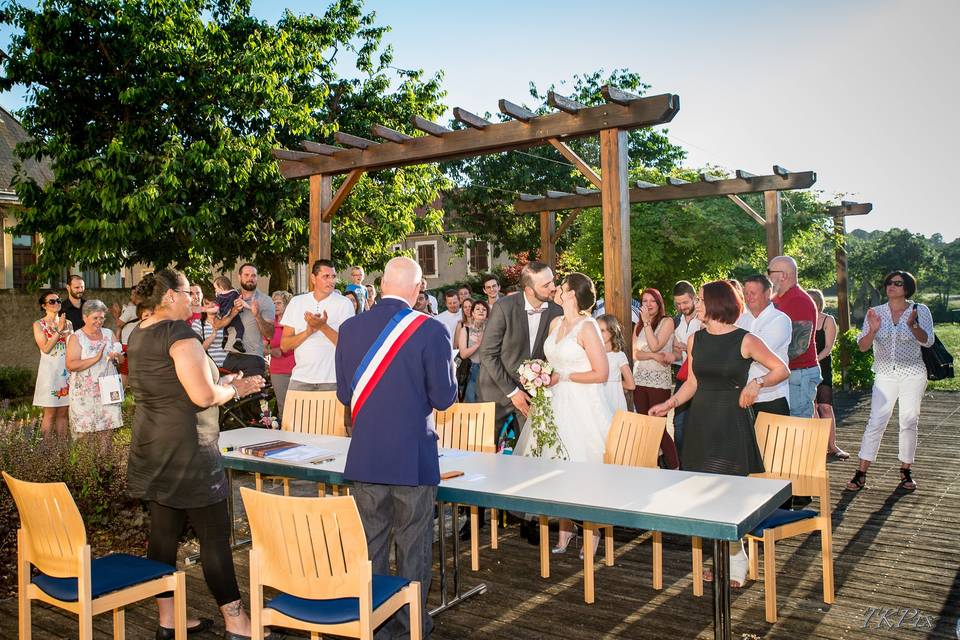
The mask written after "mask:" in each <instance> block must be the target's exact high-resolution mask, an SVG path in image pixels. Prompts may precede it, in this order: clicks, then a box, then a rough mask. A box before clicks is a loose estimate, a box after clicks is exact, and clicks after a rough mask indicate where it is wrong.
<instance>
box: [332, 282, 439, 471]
mask: <svg viewBox="0 0 960 640" xmlns="http://www.w3.org/2000/svg"><path fill="white" fill-rule="evenodd" d="M406 306H408V305H407V304H406V303H405V302H403V301H401V300H397V299H395V298H386V299H384V300H381V301H380V302H378V303H377V304H376V305H375V306H374V307H373V308H372V309H370V311H368V312H366V313H362V314H360V315H357V316H354V317H352V318H350V319H348V320H347V321H346V322H344V323H343V324H342V325H340V336H339V338H338V340H337V351H336V366H337V397H338V398H339V399H340V402H342V403H344V404H345V405H347V407H348V409H347V410H348V411H349V410H350V409H349V407H350V400H351V397H352V395H353V389H352V383H353V376H354V373H355V372H356V371H357V367H358V366H360V361H361V360H362V359H363V356H364V355H365V354H366V353H367V349H369V348H370V345H371V344H373V342H374V340H376V339H377V336H378V335H380V332H381V331H382V330H383V328H384V327H385V326H386V324H387V322H389V321H390V319H391V318H392V317H393V316H394V315H396V313H397V311H399V310H400V309H402V308H404V307H406ZM456 398H457V382H456V378H455V377H454V371H453V360H452V358H451V355H450V337H449V335H448V334H447V330H446V328H445V327H444V326H443V325H442V324H441V323H440V322H438V321H437V320H434V319H433V318H430V319H428V320H427V321H426V322H424V323H423V325H421V326H420V327H419V328H418V329H417V330H416V332H415V333H414V334H413V335H412V336H411V337H410V339H409V340H407V342H406V344H404V345H403V348H402V349H400V351H399V352H398V353H397V354H396V356H395V357H394V359H393V361H392V362H391V363H390V366H389V367H388V368H387V370H386V371H385V372H384V374H383V377H382V378H381V379H380V382H379V384H377V386H376V388H375V389H374V390H373V392H372V393H371V394H370V396H369V397H368V398H367V400H366V402H365V403H364V405H363V408H362V409H361V410H360V413H359V414H358V415H357V418H356V420H355V421H354V424H353V435H352V438H351V441H350V450H349V452H348V453H347V464H346V467H345V469H344V472H343V475H344V477H345V478H346V479H347V480H355V481H359V482H372V483H376V484H395V485H407V486H417V485H437V484H439V483H440V463H439V460H438V459H437V432H436V431H435V429H434V424H433V410H434V409H440V410H443V409H446V408H448V407H449V406H450V405H451V404H453V403H454V401H455V400H456Z"/></svg>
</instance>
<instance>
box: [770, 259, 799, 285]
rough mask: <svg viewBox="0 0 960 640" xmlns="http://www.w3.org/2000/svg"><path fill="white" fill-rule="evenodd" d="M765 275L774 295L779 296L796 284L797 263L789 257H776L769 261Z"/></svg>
mask: <svg viewBox="0 0 960 640" xmlns="http://www.w3.org/2000/svg"><path fill="white" fill-rule="evenodd" d="M767 274H768V275H769V276H770V282H771V284H772V285H773V291H774V293H775V294H777V295H780V294H782V293H784V292H785V291H787V290H788V289H790V287H793V286H796V284H797V261H796V260H794V259H793V258H791V257H790V256H777V257H776V258H773V259H771V260H770V264H769V265H768V270H767Z"/></svg>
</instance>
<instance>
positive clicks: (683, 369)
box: [677, 358, 690, 382]
mask: <svg viewBox="0 0 960 640" xmlns="http://www.w3.org/2000/svg"><path fill="white" fill-rule="evenodd" d="M689 370H690V358H687V359H686V360H684V361H683V364H682V365H680V370H679V371H677V380H679V381H680V382H686V381H687V375H689V374H688V372H689Z"/></svg>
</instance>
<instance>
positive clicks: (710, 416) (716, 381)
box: [649, 280, 790, 587]
mask: <svg viewBox="0 0 960 640" xmlns="http://www.w3.org/2000/svg"><path fill="white" fill-rule="evenodd" d="M742 312H743V302H742V301H741V298H740V297H739V296H737V293H736V291H735V290H734V288H733V286H732V285H731V284H730V283H729V282H726V281H724V280H719V281H716V282H710V283H707V284H705V285H704V286H703V288H702V289H701V290H700V300H699V301H698V302H697V317H698V318H699V319H700V322H701V323H702V325H703V330H702V331H698V332H697V333H695V334H693V335H692V336H690V338H688V340H687V353H688V354H690V355H689V359H690V365H689V373H688V376H687V381H686V382H684V383H683V386H682V387H680V389H679V390H678V391H677V392H676V393H675V394H674V395H673V396H672V397H671V398H670V399H668V400H667V401H666V402H662V403H660V404H658V405H656V406H654V407H651V409H650V411H649V413H650V415H653V416H665V415H667V412H669V411H670V409H673V408H676V407H677V406H679V405H682V404H683V403H685V402H687V401H689V402H690V409H689V413H688V414H687V421H686V426H685V430H684V438H683V451H681V452H680V460H681V462H682V468H683V470H684V471H702V472H706V473H722V474H726V475H735V476H746V475H749V474H751V473H762V472H763V470H764V469H763V459H762V457H761V455H760V448H759V447H758V446H757V439H756V435H755V431H754V425H753V423H754V415H753V409H752V406H753V403H754V402H756V400H757V393H759V391H760V389H762V388H763V387H770V386H774V385H777V384H779V383H781V382H783V381H784V380H786V379H787V378H788V377H790V370H789V369H788V368H787V365H786V364H785V363H784V362H783V361H782V360H781V359H780V358H778V357H777V355H776V354H775V353H773V352H772V351H770V349H768V348H767V345H766V344H764V342H763V340H761V339H760V338H758V337H756V336H753V335H751V334H750V333H748V332H747V331H744V330H743V329H740V328H738V327H737V326H736V325H735V324H734V323H735V322H736V321H737V318H739V317H740V314H741V313H742ZM753 361H756V362H758V363H760V364H761V365H763V366H764V367H765V368H766V369H768V370H769V372H768V373H767V374H766V375H764V376H760V377H758V378H754V379H753V380H747V376H748V374H749V371H750V364H751V363H752V362H753ZM730 554H731V556H730V583H731V586H735V587H740V586H742V585H743V583H744V581H745V579H746V572H747V554H746V552H745V551H744V550H743V549H742V547H741V546H738V545H733V546H731V548H730Z"/></svg>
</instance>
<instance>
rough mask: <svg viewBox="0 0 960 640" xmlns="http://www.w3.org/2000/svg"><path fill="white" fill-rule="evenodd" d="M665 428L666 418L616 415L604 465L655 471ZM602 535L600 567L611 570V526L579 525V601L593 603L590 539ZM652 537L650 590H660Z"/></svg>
mask: <svg viewBox="0 0 960 640" xmlns="http://www.w3.org/2000/svg"><path fill="white" fill-rule="evenodd" d="M666 428H667V419H666V418H655V417H653V416H647V415H643V414H639V413H633V412H630V411H617V413H616V414H615V415H614V416H613V421H612V422H611V424H610V431H608V432H607V445H606V450H605V451H604V453H603V462H604V464H618V465H623V466H627V467H645V468H651V469H653V468H656V467H657V456H658V454H659V452H660V440H661V439H662V438H663V433H664V431H666ZM600 531H603V533H604V543H603V548H604V556H605V557H604V563H605V564H606V565H607V566H608V567H612V566H613V525H608V524H595V523H592V522H584V523H583V576H584V579H583V600H584V602H586V603H587V604H593V602H594V599H595V598H594V578H593V536H594V535H599V533H600ZM547 532H548V528H547V519H546V518H545V517H542V516H541V518H540V575H541V576H542V577H544V578H548V577H550V567H549V562H550V543H549V536H548V533H547ZM652 533H653V588H654V589H662V588H663V538H662V536H661V534H660V532H659V531H654V532H652Z"/></svg>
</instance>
